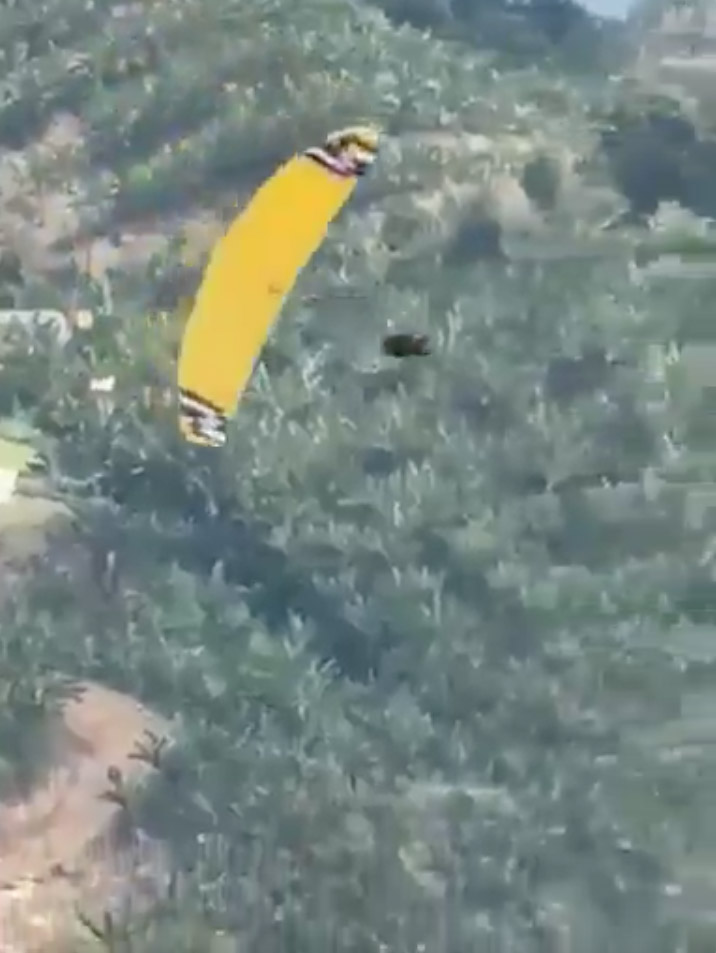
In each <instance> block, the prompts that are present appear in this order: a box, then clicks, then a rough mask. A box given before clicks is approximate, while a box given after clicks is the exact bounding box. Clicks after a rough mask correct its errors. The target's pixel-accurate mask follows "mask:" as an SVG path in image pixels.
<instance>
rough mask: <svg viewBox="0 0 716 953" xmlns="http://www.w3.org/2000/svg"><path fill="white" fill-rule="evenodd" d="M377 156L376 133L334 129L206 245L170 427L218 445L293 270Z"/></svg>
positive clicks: (287, 166)
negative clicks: (176, 407) (209, 247)
mask: <svg viewBox="0 0 716 953" xmlns="http://www.w3.org/2000/svg"><path fill="white" fill-rule="evenodd" d="M377 153H378V132H377V130H375V129H373V128H372V127H363V126H361V127H352V128H349V129H343V130H340V131H339V132H334V133H332V134H331V135H329V136H328V138H327V139H326V141H325V142H324V144H323V145H322V146H320V147H314V148H310V149H307V150H306V151H305V152H303V153H302V154H300V155H296V156H294V157H293V158H292V159H290V160H289V161H288V162H287V163H286V164H285V165H283V166H281V167H280V168H279V169H278V170H277V171H276V172H275V173H274V174H273V175H272V176H271V178H269V179H268V180H267V181H266V182H265V183H264V184H263V186H261V188H260V189H259V190H258V192H256V193H255V195H254V196H253V198H252V199H251V201H250V202H249V204H248V205H247V206H246V207H245V208H244V210H243V211H242V212H241V213H240V214H239V215H238V216H237V218H236V219H235V220H234V222H233V223H232V225H231V226H230V228H229V230H228V232H227V233H226V234H225V235H224V237H223V238H222V239H221V240H220V241H219V242H218V244H217V245H216V246H215V248H214V250H213V253H212V255H211V258H210V261H209V264H208V266H207V269H206V271H205V273H204V278H203V281H202V284H201V286H200V288H199V291H198V293H197V296H196V299H195V302H194V307H193V310H192V312H191V314H190V316H189V320H188V323H187V326H186V329H185V331H184V337H183V340H182V344H181V350H180V355H179V367H178V385H179V427H180V430H181V432H182V434H183V435H184V437H185V438H186V439H187V440H188V441H189V442H191V443H196V444H200V445H202V446H210V447H221V446H223V445H224V444H225V443H226V422H227V419H228V417H229V415H230V414H231V413H232V412H233V411H234V409H235V408H236V406H237V404H238V402H239V400H240V399H241V396H242V394H243V392H244V390H245V388H246V386H247V384H248V382H249V379H250V377H251V374H252V371H253V368H254V365H255V363H256V359H257V357H258V355H259V353H260V352H261V349H262V347H263V345H264V342H265V341H266V338H267V336H268V334H269V331H270V330H271V327H272V325H273V323H274V321H275V320H276V318H277V317H278V314H279V312H280V310H281V307H282V305H283V302H284V300H285V298H286V296H287V295H288V293H289V292H290V291H291V289H292V287H293V285H294V283H295V281H296V279H297V277H298V273H299V272H300V270H301V269H302V268H303V267H304V266H305V265H306V263H307V262H308V261H309V260H310V258H311V257H312V255H313V254H314V252H315V251H316V250H317V249H318V247H319V245H320V244H321V241H322V240H323V237H324V235H325V233H326V230H327V228H328V225H329V224H330V222H331V221H332V219H333V218H334V217H335V216H336V215H337V214H338V212H339V211H340V210H341V209H342V208H343V206H344V205H345V204H346V202H347V201H348V199H349V198H350V196H351V194H352V193H353V190H354V188H355V186H356V184H357V182H358V179H359V178H360V176H362V175H364V174H365V172H366V171H367V170H368V169H369V168H370V166H371V165H372V164H373V162H374V160H375V158H376V156H377Z"/></svg>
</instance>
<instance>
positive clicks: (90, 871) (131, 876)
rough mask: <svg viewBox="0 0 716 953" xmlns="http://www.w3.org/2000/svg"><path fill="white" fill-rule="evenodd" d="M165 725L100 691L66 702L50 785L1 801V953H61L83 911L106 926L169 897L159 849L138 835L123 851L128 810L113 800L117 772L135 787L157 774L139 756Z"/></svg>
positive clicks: (89, 688)
mask: <svg viewBox="0 0 716 953" xmlns="http://www.w3.org/2000/svg"><path fill="white" fill-rule="evenodd" d="M166 727H167V726H166V725H165V724H164V723H163V722H162V720H161V719H160V718H158V717H157V716H156V715H154V714H153V713H151V712H149V711H148V710H146V709H144V708H143V707H142V706H140V705H139V704H138V703H137V702H136V701H135V700H134V699H132V698H130V697H128V696H125V695H121V694H119V693H117V692H114V691H111V690H109V689H106V688H103V687H101V686H99V685H95V684H83V685H82V686H80V693H79V695H78V697H77V698H76V699H73V700H71V701H69V702H68V703H67V705H66V706H65V709H64V712H63V717H62V722H61V727H60V730H59V731H58V736H57V746H56V753H55V760H54V762H53V766H52V768H51V770H50V772H49V775H48V778H47V781H46V783H44V784H42V785H41V786H38V787H37V788H36V789H35V791H34V792H33V793H32V794H31V795H30V796H29V797H28V798H26V799H24V800H22V801H17V802H15V803H5V804H0V938H1V942H0V949H1V950H2V953H40V951H48V950H54V949H57V948H58V946H57V945H58V944H59V943H60V942H62V941H63V940H69V938H70V937H72V936H75V935H78V933H77V931H78V930H79V931H80V933H81V932H82V930H84V929H85V928H83V927H82V925H81V924H80V922H79V919H78V917H77V910H78V909H79V910H80V911H85V912H86V914H87V915H90V916H91V918H92V919H93V921H99V922H101V915H102V910H104V909H107V906H108V905H110V906H111V905H113V904H116V903H117V901H118V900H119V902H121V903H127V902H130V901H131V899H132V897H133V898H134V899H135V900H136V897H137V895H139V894H142V895H143V896H144V898H145V900H146V899H149V898H148V893H153V894H154V895H155V896H156V894H157V892H158V891H159V892H160V891H161V888H160V887H159V885H158V880H161V878H162V877H163V876H164V871H165V866H164V863H163V859H162V856H161V852H160V849H159V847H158V845H155V844H151V843H150V842H149V840H148V838H146V837H140V838H139V840H137V837H136V836H135V838H134V843H132V844H131V846H129V847H127V846H126V845H125V846H124V847H122V848H121V849H120V848H119V847H118V844H119V841H118V825H119V822H120V821H121V819H122V807H121V806H120V805H119V804H118V803H116V802H113V801H112V800H107V799H106V797H105V795H106V793H107V791H108V790H111V789H112V784H111V783H109V781H108V770H109V769H118V770H119V771H120V772H121V775H122V778H123V779H124V782H125V783H132V784H133V783H135V782H137V781H140V780H141V779H142V778H143V777H144V776H146V774H147V772H149V771H151V768H150V767H149V765H147V764H146V762H143V761H141V760H136V759H135V758H133V757H131V755H132V753H133V752H136V749H137V744H138V743H140V742H142V740H143V739H144V738H145V737H146V732H147V731H150V732H152V733H154V734H156V735H159V736H166ZM110 773H111V772H110ZM130 895H132V897H130Z"/></svg>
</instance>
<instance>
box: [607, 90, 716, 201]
mask: <svg viewBox="0 0 716 953" xmlns="http://www.w3.org/2000/svg"><path fill="white" fill-rule="evenodd" d="M601 146H602V149H603V151H604V154H605V155H606V157H607V160H608V164H609V169H610V172H611V175H612V177H613V179H614V181H615V183H616V185H617V186H618V188H619V189H620V191H621V192H622V193H623V194H624V195H625V196H626V198H627V199H628V200H629V203H630V206H631V209H632V211H633V212H634V213H635V214H636V215H638V216H644V215H652V214H653V213H654V212H655V211H656V209H657V207H658V205H659V203H660V202H678V203H680V204H681V205H683V206H684V207H685V208H688V209H691V210H692V211H693V212H695V213H696V214H697V215H704V216H706V217H713V216H714V214H716V192H715V191H714V187H713V175H712V171H711V170H712V169H713V163H714V160H715V159H716V140H714V139H713V137H711V136H705V135H703V134H702V133H700V132H699V130H697V129H696V127H695V126H694V125H693V123H692V121H691V120H690V119H689V118H688V117H687V116H685V115H683V114H682V113H681V111H680V109H679V106H678V103H676V102H673V101H671V100H668V99H663V98H662V99H654V100H653V101H652V102H648V101H647V102H645V103H639V101H638V100H636V101H635V102H634V103H630V104H627V105H622V106H619V107H617V108H616V109H615V110H614V111H613V112H612V113H610V114H609V115H608V116H607V118H606V123H605V128H604V131H603V132H602V134H601Z"/></svg>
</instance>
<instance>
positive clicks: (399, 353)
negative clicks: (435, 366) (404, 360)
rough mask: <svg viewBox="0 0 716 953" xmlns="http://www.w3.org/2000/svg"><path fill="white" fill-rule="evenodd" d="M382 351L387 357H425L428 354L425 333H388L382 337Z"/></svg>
mask: <svg viewBox="0 0 716 953" xmlns="http://www.w3.org/2000/svg"><path fill="white" fill-rule="evenodd" d="M383 353H384V354H387V355H388V357H426V356H427V355H428V354H430V353H431V352H430V339H429V338H428V336H427V334H389V335H388V337H386V338H383Z"/></svg>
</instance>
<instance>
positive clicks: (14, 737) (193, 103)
mask: <svg viewBox="0 0 716 953" xmlns="http://www.w3.org/2000/svg"><path fill="white" fill-rule="evenodd" d="M640 16H641V17H642V19H643V17H644V11H641V13H640ZM640 23H642V20H635V22H634V23H631V22H629V23H626V24H619V23H615V22H611V21H599V20H597V19H595V18H593V17H591V16H589V15H587V14H586V13H585V12H583V10H582V9H581V8H580V7H579V6H578V5H577V4H575V3H573V2H571V0H533V2H531V3H519V4H514V3H503V2H499V0H485V2H479V3H477V2H475V3H467V2H460V0H454V2H452V3H450V2H447V0H444V2H443V0H384V2H383V3H382V4H381V5H376V4H371V3H368V2H361V3H358V2H355V3H350V2H347V0H293V2H292V3H290V4H289V3H288V2H287V0H255V2H253V3H251V4H246V3H242V2H239V0H163V2H161V3H155V4H151V5H149V4H146V5H145V4H127V5H124V6H121V7H120V6H119V5H118V4H116V3H114V2H110V0H92V2H89V3H88V2H86V0H42V2H40V0H37V2H36V3H33V4H28V3H22V4H21V3H6V4H4V5H3V6H2V8H1V9H0V57H1V58H2V65H3V71H2V72H3V79H2V96H1V97H0V144H1V145H2V147H3V149H4V153H3V156H4V157H5V158H7V157H10V158H12V159H13V160H14V161H18V162H19V161H22V162H23V163H25V168H26V173H27V175H28V176H31V177H32V181H33V182H34V183H35V186H34V188H35V190H36V192H37V194H38V195H40V194H42V197H43V201H45V202H46V203H49V205H48V207H49V206H50V205H51V202H52V201H53V197H54V198H56V197H57V196H58V195H63V196H65V197H66V196H68V195H69V196H71V197H72V199H71V200H72V209H73V215H74V216H75V217H76V223H75V226H74V231H73V233H72V235H71V236H70V237H69V238H67V237H66V238H65V239H63V242H58V243H56V246H55V247H54V248H53V249H51V251H52V253H53V255H54V257H53V258H52V267H51V268H50V267H49V266H48V265H47V264H46V263H45V264H44V265H43V266H42V267H41V266H40V265H37V264H35V263H33V261H32V260H31V259H30V260H27V259H26V260H20V261H19V262H18V260H17V248H16V247H15V246H14V245H13V242H12V237H11V236H10V238H7V237H6V242H5V243H6V244H7V249H6V257H5V258H4V259H3V261H2V271H1V274H0V278H1V279H2V283H3V288H4V289H5V292H4V293H5V294H7V295H8V296H9V298H8V303H14V304H17V305H18V306H25V305H28V306H36V305H37V303H38V302H40V301H41V302H42V303H43V304H44V306H52V307H62V308H65V309H68V308H71V307H74V306H82V307H91V308H94V309H95V311H96V320H95V322H94V324H93V325H92V326H91V327H87V328H84V329H80V330H77V332H76V333H75V334H74V335H73V336H72V338H71V340H70V341H69V342H68V343H67V344H66V345H64V346H60V344H58V343H57V342H56V341H55V340H53V339H52V337H51V336H50V335H44V336H40V337H38V336H36V335H32V336H30V335H28V333H27V331H25V332H23V333H20V332H18V334H17V335H15V336H13V335H10V336H9V339H8V340H7V342H5V343H4V344H3V359H2V371H1V373H0V414H1V415H3V416H4V417H5V418H8V419H12V420H14V421H15V422H16V423H17V424H18V426H21V427H24V428H27V429H28V431H31V432H32V433H33V434H34V435H35V436H34V437H33V440H34V447H35V449H36V450H37V452H38V453H39V454H40V455H41V458H42V460H43V461H44V469H45V475H44V477H43V480H44V484H45V487H46V489H47V491H48V492H51V493H53V494H55V495H56V496H58V497H60V498H61V499H62V500H63V502H64V504H65V505H67V506H69V507H70V509H71V511H72V514H73V517H74V522H73V529H72V536H71V538H70V537H68V538H67V539H65V541H64V542H62V541H60V542H59V543H57V544H54V545H53V546H51V547H50V548H49V549H48V551H47V553H46V555H45V556H44V557H43V558H42V559H38V560H36V561H35V563H34V565H33V570H32V572H30V573H24V574H20V575H18V577H17V578H13V585H12V586H8V587H5V586H2V587H0V592H1V595H2V598H1V599H0V613H1V624H0V693H1V695H2V702H3V704H2V707H1V709H0V756H1V757H2V759H3V760H2V766H3V767H2V774H1V775H0V784H2V785H3V786H4V788H5V790H10V787H11V786H12V785H16V784H17V783H24V784H26V783H27V782H28V779H31V777H32V763H29V764H28V760H30V761H31V759H28V757H27V752H28V751H32V752H33V755H35V754H37V753H38V752H41V751H42V742H41V741H40V742H38V741H37V738H38V737H40V736H41V733H42V732H41V726H42V725H43V724H44V723H46V722H45V718H46V716H47V715H48V714H50V713H51V712H52V711H54V710H55V709H56V706H57V705H58V704H59V701H60V700H61V698H62V697H63V692H64V679H65V677H71V678H83V679H95V680H97V681H101V682H103V683H105V684H107V685H111V686H112V687H115V688H118V689H121V690H124V691H127V692H129V693H131V694H133V695H134V696H136V697H137V698H139V699H141V700H142V701H144V702H146V703H148V704H150V705H152V706H153V707H155V708H156V709H158V710H159V711H161V712H162V713H163V714H164V715H166V716H168V717H170V718H172V719H173V722H174V724H175V726H176V730H177V739H178V740H177V742H176V744H175V745H174V746H173V747H171V749H170V750H169V751H168V752H167V753H166V756H165V758H163V759H162V761H161V763H160V764H159V768H158V771H157V777H156V780H155V783H154V784H152V785H151V786H150V787H149V788H148V789H147V790H144V791H138V792H136V793H133V794H132V799H131V804H130V808H131V816H132V819H133V823H135V824H136V825H138V826H140V827H141V828H142V829H143V830H146V831H148V832H149V833H151V834H152V835H154V836H157V837H161V838H163V839H165V840H166V842H167V844H168V845H169V847H170V849H171V851H172V857H173V862H174V865H175V869H176V875H175V878H174V880H173V887H172V890H171V891H170V892H169V894H168V896H167V899H166V904H165V905H164V907H162V909H161V910H159V911H158V912H157V914H156V916H155V917H153V918H150V919H149V920H147V921H142V923H141V924H139V925H136V929H135V931H134V933H133V934H132V936H133V944H134V945H133V946H132V950H133V951H135V953H150V951H152V953H154V951H156V953H159V951H164V950H167V949H170V948H171V949H173V950H175V951H177V953H179V951H186V953H211V951H216V953H226V951H229V950H242V951H246V953H273V951H276V953H279V951H281V953H284V951H285V953H289V951H290V953H329V951H330V953H333V951H341V953H379V951H381V953H382V951H390V953H466V951H475V953H477V951H481V953H482V951H485V953H487V951H489V953H493V951H494V953H713V951H714V950H716V926H715V925H714V921H713V909H714V902H715V900H716V881H714V874H713V870H714V862H715V861H716V825H715V824H714V815H713V811H712V809H711V797H712V789H711V783H712V781H713V780H714V776H716V757H715V756H714V746H713V742H714V740H716V721H715V718H716V702H714V677H715V675H716V582H715V581H714V580H715V578H716V576H715V575H714V573H715V570H716V547H715V546H714V540H715V539H716V535H715V532H716V510H715V509H714V505H716V490H714V483H713V481H714V477H715V476H716V455H714V451H713V447H714V444H713V438H714V435H715V426H714V419H716V418H714V414H713V410H714V404H713V391H712V390H711V389H710V387H709V386H708V385H709V384H710V381H711V368H712V366H713V365H712V363H709V359H708V355H709V350H708V344H709V341H710V338H711V336H712V332H711V330H710V328H711V324H712V311H713V294H714V287H715V285H716V276H715V275H714V274H713V273H712V271H711V270H710V268H709V265H710V262H711V250H712V245H713V236H712V230H711V224H710V221H709V216H712V215H714V211H713V210H714V206H715V204H716V189H715V186H714V183H715V182H716V178H715V176H714V168H716V166H715V165H714V162H713V156H714V150H716V145H714V143H715V142H716V139H714V134H715V132H714V128H713V127H712V126H711V125H710V119H709V108H706V107H708V103H707V102H706V105H705V106H704V102H705V101H704V100H700V101H699V102H698V103H696V105H694V102H693V101H692V99H693V97H692V98H689V96H681V95H680V94H679V93H678V92H677V91H675V90H674V89H673V88H669V89H668V90H665V89H663V88H661V86H659V85H658V84H656V83H655V82H654V83H651V84H649V83H646V82H645V81H644V80H642V79H639V78H635V77H634V75H633V72H632V71H631V66H632V64H633V62H634V61H635V60H636V58H637V56H638V53H639V50H640V49H641V44H642V43H643V41H644V37H643V35H642V34H640V32H639V24H640ZM58 116H59V117H63V118H64V120H67V117H68V116H69V117H72V119H73V120H74V121H75V122H76V123H79V127H78V128H79V131H78V132H77V133H76V135H75V137H74V138H73V140H72V142H71V147H70V148H67V149H65V150H64V151H63V152H62V155H59V154H58V152H57V150H55V152H52V150H50V151H49V152H48V150H46V149H45V150H44V151H43V150H42V149H40V148H37V146H38V143H39V144H42V142H43V139H42V137H43V136H44V135H45V134H46V131H47V129H48V126H49V125H50V124H51V123H53V122H56V121H57V119H58ZM366 118H368V119H375V120H378V121H380V122H382V123H383V125H384V127H385V129H386V140H385V146H384V150H383V154H382V156H381V161H380V163H379V164H378V167H377V168H376V170H375V174H373V175H372V176H371V177H370V178H369V179H368V180H367V181H366V182H365V183H363V184H362V186H361V189H360V191H359V193H358V195H357V197H356V200H355V201H354V202H353V203H352V205H351V206H350V208H349V209H347V211H346V213H345V214H344V215H343V216H342V217H341V219H340V220H339V221H338V222H337V224H336V225H335V227H333V228H332V229H331V233H330V236H329V239H328V240H327V241H326V243H325V245H324V247H323V248H322V250H321V251H320V253H319V254H318V256H317V258H316V260H315V262H314V263H313V264H312V266H311V267H310V268H309V269H307V271H306V273H305V274H304V275H303V277H302V278H301V281H300V283H299V286H298V288H297V290H296V293H295V294H294V295H293V296H292V298H291V300H290V301H289V303H288V305H287V307H286V310H285V313H284V315H283V319H282V321H281V323H280V325H279V326H278V328H277V330H276V332H275V334H274V335H273V336H272V339H271V341H270V343H269V345H268V347H267V348H266V351H265V354H264V357H263V360H262V363H261V366H260V368H259V369H258V370H257V373H256V374H255V377H254V382H253V385H252V388H251V391H250V393H249V394H248V396H247V397H246V400H245V402H244V403H243V404H242V408H241V413H240V414H239V415H238V417H237V419H236V421H235V422H234V423H233V425H232V427H231V432H230V439H229V444H228V447H227V448H226V450H225V451H222V452H221V453H215V452H200V451H195V450H192V449H191V448H188V447H187V446H185V445H183V444H182V443H181V441H180V439H179V437H178V435H177V431H176V424H175V408H174V405H173V398H172V387H173V373H174V364H175V354H176V346H177V340H178V336H179V334H180V332H181V326H182V321H183V316H184V314H185V313H186V311H185V302H186V299H187V297H188V296H190V295H191V293H192V291H193V289H194V287H195V285H196V281H197V278H198V275H199V274H200V266H201V263H202V260H203V257H202V256H203V254H204V253H205V251H206V249H205V248H204V249H203V250H202V249H198V250H197V249H196V248H194V247H188V246H189V244H190V243H189V242H188V239H187V226H188V225H189V224H191V223H192V222H196V221H198V220H199V218H200V215H201V213H202V211H205V210H207V209H209V210H212V211H214V212H216V213H217V214H218V215H219V216H220V217H221V216H223V217H225V216H226V215H227V214H230V211H231V209H232V207H234V206H235V205H236V203H237V202H241V201H243V200H244V199H245V198H246V196H247V195H248V194H249V192H250V190H251V189H252V188H253V187H254V186H255V185H256V184H257V183H258V182H259V181H260V180H261V178H262V177H263V176H265V175H266V174H268V173H269V172H270V171H271V169H272V168H273V166H274V165H275V164H276V163H277V162H278V161H279V160H280V159H282V158H283V157H284V156H286V155H287V154H289V153H290V152H291V151H292V150H294V149H296V148H300V147H301V146H303V145H305V144H308V143H311V142H313V141H315V140H316V137H321V136H322V135H323V134H324V133H325V132H326V131H327V130H329V129H331V128H332V127H336V126H341V125H345V124H347V123H349V122H352V121H357V120H362V119H366ZM28 181H29V179H28ZM38 201H39V200H38ZM68 201H69V200H68ZM669 203H670V204H669ZM676 206H678V208H676ZM47 214H50V213H47ZM148 231H151V233H152V235H153V236H155V237H156V236H157V235H160V236H163V237H164V238H165V239H166V241H165V242H164V243H163V244H161V246H160V247H159V250H156V251H154V252H152V254H151V255H150V256H149V261H147V260H146V257H147V256H145V257H144V258H143V259H142V260H141V261H139V262H137V261H135V260H132V259H131V257H130V254H129V253H130V252H131V250H132V248H133V247H134V246H136V245H137V243H139V242H140V240H141V239H142V237H143V236H144V237H146V234H147V232H148ZM7 234H8V232H7V229H6V235H7ZM101 237H105V238H107V237H108V238H109V240H110V241H109V243H110V244H111V245H112V247H114V248H115V249H119V250H120V253H119V254H118V255H117V256H116V257H115V258H114V259H112V263H111V265H110V266H108V267H107V269H106V270H105V271H104V272H103V274H102V276H101V280H100V277H98V275H97V273H96V272H93V273H92V274H91V275H89V276H88V275H86V274H84V273H82V272H81V270H80V269H79V268H78V265H77V260H76V256H75V257H73V254H71V253H70V251H68V248H71V249H76V248H77V247H82V248H84V247H86V245H87V243H91V242H93V241H94V242H96V241H97V240H98V239H99V238H101ZM83 243H84V244H83ZM123 250H124V252H123ZM13 252H14V253H15V258H13V257H12V254H11V253H13ZM20 257H21V258H22V256H20ZM674 261H675V262H676V268H675V270H674V269H673V268H672V271H670V272H668V274H664V273H663V269H662V270H661V271H660V268H659V266H660V265H663V264H664V262H666V265H669V264H671V265H673V264H674ZM694 263H695V264H696V265H698V266H699V268H700V269H701V270H700V271H699V273H698V276H697V277H698V280H694V275H693V274H691V272H690V271H689V268H690V267H691V266H692V265H694ZM667 271H668V268H667ZM48 295H50V296H52V300H51V301H49V302H48V301H47V296H48ZM167 312H168V315H167ZM388 331H395V332H400V331H409V332H411V333H427V334H429V335H430V337H431V340H432V342H433V355H432V356H431V357H430V358H429V359H424V360H421V361H418V362H415V363H411V362H410V361H407V362H394V361H391V360H390V359H389V358H386V357H384V356H382V355H381V352H380V341H381V339H382V337H383V336H384V334H386V333H388ZM217 346H222V343H221V342H218V344H217ZM689 348H690V349H691V350H690V351H689ZM687 352H688V353H690V354H691V357H692V363H691V364H689V363H688V361H686V360H685V354H687ZM704 355H706V361H705V364H704ZM699 360H700V361H701V363H700V364H699ZM698 367H701V368H702V373H701V376H699V374H698V373H697V369H698ZM704 367H705V370H704ZM107 374H112V375H114V376H115V377H116V382H117V383H116V389H115V391H114V393H113V394H112V395H110V396H107V397H102V398H97V396H96V395H93V394H92V393H91V391H90V384H91V380H92V378H93V377H97V376H102V375H107ZM38 435H39V436H38ZM70 539H71V541H70ZM3 553H4V551H3V548H2V546H1V545H0V556H3V558H4V555H3ZM38 726H39V727H38ZM40 760H41V759H40V756H39V754H37V762H38V764H39V763H40Z"/></svg>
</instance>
